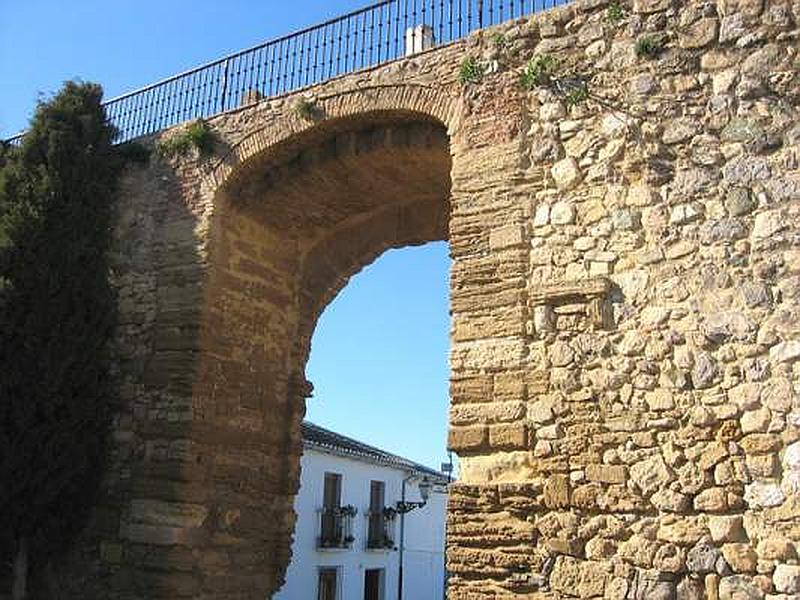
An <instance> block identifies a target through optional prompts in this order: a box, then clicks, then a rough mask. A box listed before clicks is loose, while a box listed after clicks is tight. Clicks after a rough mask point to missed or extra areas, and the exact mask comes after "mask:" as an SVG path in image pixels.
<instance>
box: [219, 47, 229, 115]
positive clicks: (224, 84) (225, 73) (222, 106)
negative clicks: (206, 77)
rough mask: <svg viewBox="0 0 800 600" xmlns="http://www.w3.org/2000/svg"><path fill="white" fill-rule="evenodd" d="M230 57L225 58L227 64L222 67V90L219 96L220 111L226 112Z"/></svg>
mask: <svg viewBox="0 0 800 600" xmlns="http://www.w3.org/2000/svg"><path fill="white" fill-rule="evenodd" d="M230 60H231V59H230V58H226V59H225V64H224V66H223V67H222V92H221V93H220V97H219V111H220V112H225V100H226V99H227V95H228V64H229V63H230Z"/></svg>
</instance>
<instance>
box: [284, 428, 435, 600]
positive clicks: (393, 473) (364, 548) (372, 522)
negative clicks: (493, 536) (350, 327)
mask: <svg viewBox="0 0 800 600" xmlns="http://www.w3.org/2000/svg"><path fill="white" fill-rule="evenodd" d="M303 437H304V447H305V449H304V452H303V457H302V459H301V463H300V464H301V467H302V472H301V476H300V491H299V492H298V494H297V497H296V499H295V504H294V508H295V511H296V512H297V523H296V525H295V532H294V541H293V543H292V560H291V563H290V564H289V568H288V570H287V572H286V583H285V584H284V586H283V587H282V588H281V589H280V591H278V593H277V594H275V596H273V600H398V599H399V598H400V595H399V594H400V590H399V585H400V564H401V558H402V564H403V575H402V600H443V598H444V585H445V569H444V543H445V542H444V534H445V509H446V503H447V477H446V476H445V475H443V474H442V473H439V472H438V471H434V470H432V469H429V468H427V467H424V466H422V465H419V464H416V463H413V462H411V461H409V460H406V459H404V458H401V457H399V456H395V455H393V454H389V453H388V452H384V451H383V450H380V449H378V448H375V447H373V446H368V445H367V444H363V443H361V442H358V441H356V440H353V439H351V438H348V437H345V436H342V435H339V434H337V433H334V432H332V431H328V430H327V429H323V428H321V427H318V426H316V425H313V424H311V423H308V422H305V423H303ZM428 489H429V490H430V491H429V493H428V499H427V502H425V504H424V505H423V506H415V505H416V504H419V503H421V502H422V498H421V495H424V494H425V492H426V491H427V490H428ZM421 492H422V494H421ZM404 494H405V496H404ZM404 500H405V502H406V503H407V504H406V506H405V508H406V509H410V510H409V512H407V513H405V514H402V512H403V511H402V509H403V504H402V503H403V501H404ZM412 507H413V508H412ZM401 539H403V540H404V543H403V544H402V546H401Z"/></svg>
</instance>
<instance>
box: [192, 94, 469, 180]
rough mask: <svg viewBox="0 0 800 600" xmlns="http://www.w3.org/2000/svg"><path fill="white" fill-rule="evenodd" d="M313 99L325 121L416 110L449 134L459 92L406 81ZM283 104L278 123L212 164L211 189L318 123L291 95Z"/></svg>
mask: <svg viewBox="0 0 800 600" xmlns="http://www.w3.org/2000/svg"><path fill="white" fill-rule="evenodd" d="M297 97H298V98H299V97H300V96H299V95H298V96H297ZM315 103H316V106H317V108H318V109H319V111H320V113H321V114H322V115H324V116H323V119H324V120H325V121H330V120H335V119H345V118H352V117H356V116H358V115H366V114H371V113H380V112H407V113H412V114H413V113H416V114H419V115H423V116H425V117H430V118H433V119H436V120H437V121H439V122H441V123H442V124H443V125H444V127H445V128H446V129H447V132H448V135H449V136H450V137H452V136H453V134H454V131H455V129H456V127H457V126H458V120H459V119H458V117H459V114H460V106H461V96H460V94H457V93H452V92H449V91H448V90H446V89H443V88H433V87H430V86H427V85H423V84H414V83H405V84H398V85H376V86H369V87H360V88H358V89H351V90H346V91H342V92H337V93H334V94H331V95H328V96H321V97H317V98H315ZM284 106H285V107H286V108H284V109H283V114H281V116H280V118H279V119H278V125H277V126H276V125H275V123H274V122H273V123H271V124H269V125H263V126H259V127H258V128H256V129H254V130H253V131H251V132H249V133H247V134H246V135H245V136H244V137H243V138H242V139H240V140H239V141H238V142H236V143H235V144H234V145H233V146H232V147H231V148H230V151H229V152H228V153H227V154H226V155H225V156H224V157H223V158H222V159H221V160H220V161H219V163H217V165H215V166H214V167H213V169H212V170H211V171H210V172H209V174H208V175H207V178H206V183H207V184H208V186H209V187H210V188H211V189H217V190H218V189H221V188H222V187H223V186H224V185H225V183H226V182H227V181H228V179H229V178H230V177H231V176H232V175H234V174H235V173H236V172H237V171H238V170H239V169H240V168H242V166H243V165H245V164H246V163H247V162H248V161H249V160H251V159H252V158H254V157H256V156H259V155H263V154H264V153H265V152H268V151H269V149H270V148H272V147H275V146H278V145H280V144H281V143H283V142H285V141H287V140H289V139H291V138H292V137H294V136H296V135H299V134H302V133H304V132H306V131H310V130H312V129H313V128H314V127H316V126H318V125H319V122H320V121H319V120H309V119H303V118H301V117H300V116H299V115H297V114H296V113H295V111H294V110H293V108H292V107H293V104H292V102H291V97H290V98H289V101H288V102H286V103H285V104H284Z"/></svg>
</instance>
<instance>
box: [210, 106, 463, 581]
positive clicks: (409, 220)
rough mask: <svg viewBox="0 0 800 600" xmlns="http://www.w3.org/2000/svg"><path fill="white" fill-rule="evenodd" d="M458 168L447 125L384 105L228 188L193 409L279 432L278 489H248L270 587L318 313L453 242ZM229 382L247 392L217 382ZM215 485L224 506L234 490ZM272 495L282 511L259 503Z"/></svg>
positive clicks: (292, 483) (279, 155) (258, 163)
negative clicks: (409, 249)
mask: <svg viewBox="0 0 800 600" xmlns="http://www.w3.org/2000/svg"><path fill="white" fill-rule="evenodd" d="M450 167H451V159H450V153H449V144H448V137H447V133H446V131H445V129H444V127H443V126H442V125H441V124H440V123H438V122H436V121H435V120H433V119H431V118H430V117H426V116H424V115H420V114H414V113H410V112H400V111H393V112H390V113H387V112H375V113H370V114H367V115H361V116H359V117H355V118H346V119H336V120H326V121H325V122H324V123H321V124H320V125H319V126H317V127H314V128H311V129H310V130H308V131H307V132H305V133H302V134H298V135H297V136H294V137H292V138H289V139H288V140H287V141H286V142H284V143H281V144H277V145H275V146H273V147H271V148H270V149H269V150H268V151H267V152H264V153H261V154H258V155H256V156H254V157H252V158H250V159H249V160H248V161H246V162H245V163H244V164H243V165H242V166H241V167H240V168H239V169H238V170H237V172H236V174H235V176H233V177H231V178H229V180H228V181H227V182H226V184H225V185H224V187H223V188H222V189H221V190H220V191H219V193H218V196H217V199H216V201H215V202H216V207H215V208H216V214H215V217H214V220H213V225H212V231H213V233H212V239H213V242H212V247H211V249H210V254H209V260H210V262H211V263H212V264H213V267H212V270H211V272H210V276H209V283H208V286H207V289H208V290H209V295H208V296H207V299H206V306H207V311H208V312H207V316H206V320H205V322H206V327H207V330H206V332H205V336H204V341H202V342H201V346H202V347H203V358H201V360H200V366H199V371H200V374H201V375H200V377H199V387H198V388H196V393H195V398H196V399H197V401H196V404H195V411H196V414H197V413H198V412H199V413H201V414H204V415H209V416H207V417H206V420H207V421H211V422H214V423H215V424H216V425H217V426H219V427H222V428H224V429H227V430H229V431H238V430H240V429H245V430H250V431H252V432H259V433H260V434H261V435H263V436H264V439H268V440H270V444H269V445H268V446H267V445H264V446H263V447H262V448H261V450H260V455H261V457H262V458H264V459H265V460H269V461H271V462H270V465H271V467H270V471H272V472H271V473H266V474H264V477H262V478H261V485H266V486H267V489H268V490H269V491H268V493H267V494H266V496H262V495H261V494H255V495H252V496H250V497H249V498H248V501H252V502H253V510H254V511H255V513H256V514H259V513H261V517H262V518H263V520H261V519H259V518H258V517H256V518H255V519H254V521H253V522H252V523H251V524H250V525H248V526H246V527H244V528H242V529H241V530H240V531H239V532H238V535H242V537H243V538H244V537H247V538H248V543H252V544H253V546H256V547H259V548H261V549H263V550H262V551H266V552H267V554H268V556H269V557H270V559H271V562H270V565H269V566H270V568H271V569H273V571H274V575H273V579H272V581H270V583H269V586H270V587H269V588H266V587H265V588H264V590H263V591H269V590H270V589H272V590H274V589H276V588H275V587H274V586H275V585H276V583H277V582H279V580H280V579H279V578H280V577H282V575H280V573H281V572H282V571H283V569H284V568H285V565H286V564H287V562H288V558H289V557H288V549H289V542H290V536H291V533H292V525H293V515H292V509H291V503H292V496H293V494H294V493H295V492H296V491H297V488H298V485H299V460H300V453H301V451H302V447H301V436H300V433H299V427H300V421H301V419H302V416H303V415H304V413H305V397H306V396H307V395H308V394H309V392H310V386H309V384H308V383H307V382H306V381H305V377H304V371H305V363H306V361H307V358H308V352H309V343H310V339H311V335H312V333H313V330H314V326H315V324H316V320H317V317H318V316H319V314H320V313H321V311H322V309H323V308H324V307H325V305H327V303H328V302H329V301H330V300H332V299H333V297H334V296H335V295H336V293H338V291H339V290H340V289H341V288H342V287H343V286H344V285H345V284H346V282H347V281H348V279H349V277H350V276H351V275H353V274H354V273H356V272H357V271H359V270H360V269H361V268H362V267H363V266H365V265H366V264H368V263H370V262H372V261H373V260H374V259H375V258H377V256H379V255H380V254H381V253H382V252H383V251H385V250H387V249H389V248H396V247H402V246H407V245H413V244H421V243H425V242H429V241H435V240H444V239H447V232H448V214H449V193H450ZM221 381H230V382H235V385H236V389H228V390H227V391H225V392H220V390H219V383H220V382H221ZM223 404H224V406H226V407H227V408H226V409H225V410H224V411H221V405H223ZM221 413H222V414H221ZM212 414H213V416H210V415H212ZM198 443H200V444H203V443H204V442H203V441H202V440H198ZM238 451H239V450H238V449H237V448H236V444H229V443H222V444H220V443H217V444H215V445H214V446H213V447H209V448H208V453H209V456H213V460H215V461H219V460H220V458H221V457H224V456H226V455H235V454H236V453H237V452H238ZM208 492H209V501H210V503H211V504H213V505H215V506H218V507H219V510H221V511H222V512H223V513H225V512H226V511H227V508H226V505H227V504H228V503H229V500H228V499H229V497H230V495H231V491H230V490H229V489H228V487H227V486H226V485H225V484H222V485H221V486H217V487H215V488H213V489H210V490H208ZM265 501H267V502H270V501H271V502H274V503H275V506H276V507H279V511H280V512H279V513H278V514H272V515H269V514H266V513H264V512H262V508H260V505H261V504H262V503H263V502H265ZM276 517H279V520H278V519H276ZM259 522H260V523H261V524H260V525H259ZM276 523H280V525H278V526H276ZM236 529H237V527H236V526H234V527H233V530H236ZM268 535H269V536H272V539H271V541H270V542H268V543H264V542H263V541H262V540H263V538H264V537H265V536H268ZM251 539H256V540H258V541H255V542H251V541H250V540H251ZM263 591H262V592H261V593H262V594H263Z"/></svg>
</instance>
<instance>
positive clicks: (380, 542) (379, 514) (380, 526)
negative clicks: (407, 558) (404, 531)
mask: <svg viewBox="0 0 800 600" xmlns="http://www.w3.org/2000/svg"><path fill="white" fill-rule="evenodd" d="M396 517H397V511H396V510H394V509H393V508H391V507H388V506H387V507H386V508H384V509H383V510H378V511H370V512H368V513H367V549H368V550H394V549H395V544H394V523H395V518H396Z"/></svg>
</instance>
